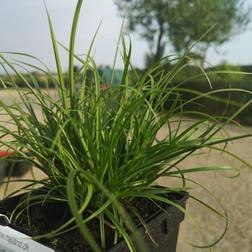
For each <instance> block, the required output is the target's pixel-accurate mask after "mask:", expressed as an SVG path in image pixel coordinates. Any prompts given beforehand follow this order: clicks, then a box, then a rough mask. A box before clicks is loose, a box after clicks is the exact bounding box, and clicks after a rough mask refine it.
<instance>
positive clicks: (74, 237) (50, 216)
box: [0, 194, 184, 252]
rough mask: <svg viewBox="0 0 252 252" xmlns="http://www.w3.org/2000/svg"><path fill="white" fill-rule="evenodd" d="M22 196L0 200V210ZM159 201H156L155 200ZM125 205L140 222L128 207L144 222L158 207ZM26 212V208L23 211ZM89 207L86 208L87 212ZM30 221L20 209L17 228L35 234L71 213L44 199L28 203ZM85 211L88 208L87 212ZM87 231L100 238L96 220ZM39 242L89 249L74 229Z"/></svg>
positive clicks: (109, 236) (139, 202)
mask: <svg viewBox="0 0 252 252" xmlns="http://www.w3.org/2000/svg"><path fill="white" fill-rule="evenodd" d="M183 196H184V194H181V195H179V194H169V195H168V197H169V199H170V200H173V201H178V200H180V199H181V198H182V197H183ZM22 200H23V199H22V197H20V196H19V197H18V196H17V197H15V198H12V199H9V200H6V201H2V202H0V213H2V214H5V215H7V216H10V214H11V212H12V211H13V210H14V209H15V206H16V204H17V202H21V201H22ZM159 205H160V203H159ZM160 206H161V207H162V208H163V209H167V208H168V207H169V206H168V205H166V204H161V205H160ZM126 209H127V210H128V212H129V213H130V215H131V216H132V218H133V221H134V222H135V223H136V224H137V225H140V223H139V220H138V218H137V217H135V216H134V214H133V210H132V209H137V212H138V213H139V215H140V216H141V218H142V219H144V221H145V222H148V220H150V219H151V218H153V217H154V216H155V215H157V214H158V213H159V212H160V211H162V210H161V209H160V207H159V206H158V205H157V204H155V203H154V202H152V201H150V200H147V199H143V198H138V199H135V200H133V201H132V202H131V203H130V207H129V206H126ZM25 212H26V211H25ZM90 212H91V211H90V210H89V213H90ZM29 214H30V222H31V225H30V226H29V225H28V218H27V213H24V214H23V215H22V216H21V218H19V220H18V221H17V222H16V223H15V225H16V226H17V227H18V228H22V229H24V230H22V231H23V232H26V233H27V234H28V235H31V236H36V235H39V234H46V233H49V232H50V231H52V230H55V229H57V228H58V227H60V226H61V225H62V224H64V223H65V222H66V221H67V220H69V219H70V218H71V213H70V211H69V208H68V206H67V205H63V204H55V203H48V204H46V205H44V206H41V205H35V206H32V207H29ZM87 214H88V212H87ZM88 227H89V229H90V231H91V232H92V234H93V235H94V237H95V238H96V241H99V240H100V235H99V229H98V228H99V225H98V221H97V220H93V221H91V222H89V225H88ZM113 237H114V236H113V231H112V229H110V228H109V227H106V244H107V246H108V248H110V247H112V246H113ZM39 242H41V243H43V244H44V245H47V246H49V247H51V248H53V249H55V251H59V252H63V251H64V252H65V251H66V252H89V251H91V250H90V249H89V248H88V246H87V244H86V242H85V240H84V239H83V237H82V235H81V234H80V232H79V230H78V229H74V230H72V231H69V232H67V233H65V234H63V235H61V236H60V237H54V238H51V239H41V240H39Z"/></svg>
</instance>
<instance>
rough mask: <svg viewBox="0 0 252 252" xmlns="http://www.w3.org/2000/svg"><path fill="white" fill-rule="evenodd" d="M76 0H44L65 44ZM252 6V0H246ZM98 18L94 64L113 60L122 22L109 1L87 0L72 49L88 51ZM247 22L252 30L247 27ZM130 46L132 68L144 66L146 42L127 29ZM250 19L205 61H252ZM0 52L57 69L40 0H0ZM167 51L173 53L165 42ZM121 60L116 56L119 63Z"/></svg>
mask: <svg viewBox="0 0 252 252" xmlns="http://www.w3.org/2000/svg"><path fill="white" fill-rule="evenodd" d="M76 2H77V1H76V0H47V1H46V4H47V7H48V10H49V12H50V15H51V19H52V22H53V25H54V29H55V34H56V37H57V40H58V41H59V42H61V43H63V44H64V45H66V46H67V45H68V43H69V34H70V28H71V22H72V18H73V13H74V7H75V4H76ZM247 4H249V5H250V6H252V0H247ZM100 22H102V23H101V27H100V29H99V32H98V35H97V38H96V41H95V45H94V51H93V55H94V58H95V60H96V63H97V64H98V65H100V64H103V65H112V64H113V59H114V55H115V51H116V46H117V41H118V36H119V33H120V28H121V24H122V18H121V17H120V15H119V13H118V10H117V8H116V6H115V4H114V3H113V0H85V1H84V5H83V9H82V12H81V15H80V22H79V26H78V33H77V41H76V53H78V54H83V53H86V52H87V49H88V46H89V45H90V43H91V40H92V38H93V36H94V33H95V31H96V29H97V28H98V26H99V24H100ZM250 27H251V29H250ZM130 37H131V40H132V44H133V50H132V62H133V65H134V66H136V67H142V66H143V65H144V54H145V53H146V52H147V51H148V44H147V43H146V42H145V41H144V40H143V39H142V38H140V37H139V36H138V35H137V34H134V33H133V34H130ZM251 41H252V23H251V24H250V25H249V29H248V30H247V31H246V32H243V33H242V34H240V35H237V36H235V37H233V38H232V39H231V40H230V41H229V42H227V43H225V44H224V45H222V46H221V47H218V48H217V49H215V48H211V49H210V50H209V51H208V54H207V61H208V62H209V63H210V64H212V65H215V64H218V63H220V62H222V61H223V60H225V61H228V62H230V63H232V64H252V42H251ZM0 51H1V52H3V51H18V52H25V53H30V54H32V55H34V56H36V57H38V58H40V59H41V60H42V61H44V62H45V63H46V64H47V65H48V66H49V67H51V68H53V69H55V63H54V58H53V51H52V45H51V42H50V34H49V27H48V22H47V17H46V11H45V7H44V4H43V1H42V0H25V1H20V0H0ZM167 52H168V53H173V51H172V48H171V47H168V50H167ZM60 53H61V59H62V65H63V69H64V70H66V69H67V64H68V63H67V62H68V59H67V54H66V52H64V50H63V49H62V50H60ZM121 66H122V63H121V61H120V60H118V61H117V67H118V68H120V67H121Z"/></svg>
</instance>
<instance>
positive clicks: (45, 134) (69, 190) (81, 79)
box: [0, 0, 251, 251]
mask: <svg viewBox="0 0 252 252" xmlns="http://www.w3.org/2000/svg"><path fill="white" fill-rule="evenodd" d="M81 5H82V0H79V1H78V3H77V7H76V11H75V15H74V20H73V26H72V32H71V39H70V46H69V49H66V50H67V51H68V53H69V70H68V72H69V76H68V78H69V87H67V86H66V84H65V79H64V74H63V72H62V68H61V63H60V57H59V54H58V43H57V42H56V38H55V35H54V31H53V26H52V24H51V20H50V16H49V15H48V21H49V25H50V31H51V38H52V43H53V49H54V55H55V60H56V66H57V74H56V75H55V74H54V73H52V72H51V71H50V70H49V69H48V68H47V67H46V66H43V67H39V66H38V65H31V64H28V63H25V62H11V61H10V60H8V57H7V55H6V54H4V53H1V54H0V60H1V61H0V64H1V65H2V67H3V69H5V70H6V72H7V73H8V71H9V70H11V71H12V72H14V73H15V74H16V76H17V77H18V78H19V79H20V80H21V81H22V82H23V83H25V84H26V88H25V89H23V90H21V89H19V88H18V87H17V86H16V83H15V81H13V80H12V79H11V78H10V80H9V82H8V87H7V85H6V82H5V81H2V82H1V83H2V85H3V88H5V89H8V88H9V86H10V85H11V86H12V88H13V89H15V90H16V92H17V93H18V94H19V97H20V99H21V103H14V104H13V105H11V106H9V105H6V104H5V103H4V102H3V101H0V107H1V110H2V113H3V112H4V113H5V114H7V115H8V116H9V117H10V121H9V124H14V125H15V126H16V130H10V128H9V127H8V125H6V124H1V125H0V127H1V137H5V136H9V137H10V138H11V140H10V141H3V140H1V146H5V147H7V148H8V149H10V150H12V151H14V152H15V153H16V155H18V156H21V157H23V158H25V159H28V160H30V161H31V162H32V163H33V165H34V167H37V168H38V169H40V170H41V171H43V172H44V173H45V174H46V175H47V178H44V179H41V180H40V179H38V180H30V184H29V185H28V186H26V187H25V188H24V189H26V190H29V194H28V196H27V198H28V199H27V202H23V203H20V204H19V205H18V206H17V207H16V209H15V211H14V213H13V216H12V219H15V218H18V217H19V214H20V212H22V211H25V210H26V205H27V204H30V205H33V204H46V202H49V201H54V202H59V203H62V202H63V203H66V204H68V206H69V208H70V209H71V212H72V218H71V219H70V220H69V221H68V222H66V223H65V224H64V225H63V226H61V227H59V228H58V229H56V230H54V231H52V232H51V233H49V234H44V235H41V236H40V238H41V237H44V236H47V237H54V236H57V235H60V234H61V233H63V232H67V231H69V230H71V229H73V228H79V230H80V232H81V233H82V235H83V239H86V240H87V242H88V243H89V245H90V247H91V248H92V249H93V250H94V251H101V249H104V248H106V239H105V232H106V228H107V227H106V225H107V224H106V223H109V225H110V226H113V227H114V241H115V243H116V242H118V240H119V239H120V237H121V238H123V239H124V240H125V241H126V243H127V245H128V247H129V249H130V251H135V247H134V244H133V242H132V239H131V238H130V235H129V234H130V233H131V232H133V233H134V234H135V235H136V236H138V233H137V231H136V229H135V227H134V224H133V223H132V221H131V219H130V217H129V215H128V213H127V212H126V211H125V208H124V207H123V204H122V202H123V203H125V202H130V201H131V200H132V199H134V198H137V197H141V198H147V199H149V200H154V201H156V202H163V203H167V204H171V205H174V206H175V207H177V208H179V209H180V210H181V211H183V212H185V210H184V209H183V208H182V207H180V206H179V205H177V204H176V203H174V202H172V201H170V200H169V199H167V198H166V197H165V195H164V194H166V193H170V192H176V193H179V192H184V191H186V190H187V186H186V184H187V179H186V174H187V173H192V172H204V171H223V170H225V171H226V170H231V169H232V168H228V167H220V166H218V165H216V167H198V168H188V169H185V170H183V169H179V168H178V165H179V163H180V162H181V161H183V160H184V159H186V158H187V157H188V156H190V155H192V154H194V153H197V151H199V150H201V149H202V148H212V147H213V146H215V145H218V144H221V143H223V144H224V145H226V144H227V143H228V142H230V141H233V140H238V139H241V138H244V137H248V136H250V135H242V136H237V137H229V136H226V137H222V138H219V137H218V138H217V137H215V136H216V135H217V133H218V132H220V131H221V130H222V129H223V128H224V126H225V125H226V124H227V123H229V122H230V121H232V119H233V118H235V116H236V115H237V114H239V113H240V112H241V111H242V110H243V109H245V108H246V107H247V106H248V105H249V104H250V103H251V101H250V102H248V103H246V104H244V105H243V106H242V107H240V108H238V109H237V111H236V113H235V114H234V115H233V116H232V117H229V118H226V117H225V116H224V115H223V116H219V117H213V116H211V115H207V114H203V113H199V112H194V111H188V110H186V105H187V104H189V103H196V102H197V99H200V98H201V97H206V98H208V99H212V100H216V102H218V101H219V100H218V99H217V98H215V97H214V93H216V92H227V89H225V90H218V91H210V92H208V93H198V95H197V97H194V98H192V99H191V100H189V101H183V99H182V98H181V92H185V93H186V92H193V91H191V90H190V89H185V88H181V87H180V86H179V85H177V86H172V81H173V78H174V76H176V75H177V74H179V72H180V71H181V70H182V69H183V68H184V67H185V65H184V63H183V62H184V60H183V58H182V59H181V60H180V59H178V63H177V64H176V65H175V66H174V67H173V69H171V70H170V71H169V72H166V71H164V69H165V68H164V66H165V64H167V59H163V60H161V61H160V62H158V63H156V64H154V65H152V66H151V67H150V68H149V69H147V70H146V72H145V73H144V74H143V75H141V76H139V75H138V73H137V72H136V71H134V69H133V68H132V66H131V63H130V57H131V44H130V45H129V49H127V47H126V42H125V40H124V38H123V37H122V36H121V39H120V40H121V42H122V57H123V61H124V71H123V76H122V79H121V82H120V83H118V85H112V86H108V88H107V89H106V90H103V91H101V90H100V82H101V76H100V75H99V72H98V69H97V67H96V65H95V63H94V60H93V59H92V57H91V51H92V46H91V47H90V50H89V52H88V54H87V56H86V57H85V59H82V58H81V57H79V56H77V55H75V54H74V44H75V36H76V29H77V23H78V16H79V13H80V10H81ZM92 44H93V42H92ZM21 55H23V56H27V57H32V56H29V55H27V54H26V55H25V54H21ZM185 57H186V56H185ZM33 59H34V57H33ZM75 60H77V61H79V63H80V64H81V68H80V70H79V71H78V72H77V73H74V61H75ZM20 67H22V69H23V70H26V69H27V68H28V67H32V68H34V69H36V70H40V71H41V72H42V73H44V74H46V75H47V76H48V78H49V79H50V80H52V83H54V85H55V89H56V91H57V98H52V97H51V96H50V95H49V94H48V93H46V92H45V91H43V90H41V89H40V87H39V85H38V83H37V80H36V78H34V77H33V75H32V73H30V72H29V71H28V74H29V76H30V78H29V81H27V80H26V78H25V77H24V76H25V75H24V74H23V73H22V72H20V71H18V68H20ZM132 73H133V74H134V78H133V79H134V80H135V81H134V82H132V81H131V78H130V76H132ZM9 76H10V77H11V75H9ZM236 91H237V89H228V92H236ZM239 92H243V91H241V90H239ZM244 92H248V91H244ZM167 101H168V104H169V106H168V108H167V106H165V104H166V105H167ZM34 107H36V108H37V109H39V110H40V112H41V113H42V116H43V120H42V121H41V120H39V119H38V116H37V114H36V110H35V108H34ZM165 107H166V108H165ZM188 114H200V115H201V119H199V120H198V121H195V122H194V123H193V124H192V125H191V126H189V127H188V128H186V129H182V127H181V125H182V121H183V116H184V115H188ZM164 126H166V127H167V128H168V132H167V135H166V137H165V138H163V139H162V140H157V133H158V132H159V130H160V129H161V128H162V127H164ZM219 150H220V151H222V149H219ZM226 153H228V152H226ZM233 157H235V155H233ZM237 158H238V157H237ZM238 159H239V158H238ZM247 165H248V166H249V164H247ZM162 176H168V177H169V176H170V177H178V178H179V179H181V181H182V186H181V187H180V188H173V187H166V188H164V187H159V186H158V185H157V184H156V180H157V179H158V178H160V177H162ZM19 181H20V180H19ZM34 185H41V186H42V189H40V190H37V191H36V194H34V193H33V192H34V189H33V188H34ZM199 202H201V203H202V204H204V205H206V204H205V203H204V202H202V201H199ZM206 206H207V207H209V209H210V210H212V211H215V212H218V211H217V210H216V209H214V208H211V207H210V206H208V205H206ZM90 207H92V209H94V211H93V213H92V214H90V215H88V216H86V215H85V216H86V217H83V216H84V213H86V210H87V209H88V208H90ZM221 215H222V216H223V214H221ZM224 217H225V218H226V216H224ZM93 219H97V220H98V221H99V227H100V237H101V241H100V242H99V244H98V242H97V241H95V240H94V238H93V237H92V234H91V232H90V231H89V229H88V223H89V222H90V221H91V220H93ZM139 241H140V243H141V239H140V238H139ZM214 243H215V242H214ZM214 243H213V244H214ZM211 245H212V244H208V245H207V247H208V246H211ZM141 246H142V247H144V244H142V243H141Z"/></svg>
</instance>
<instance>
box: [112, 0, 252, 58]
mask: <svg viewBox="0 0 252 252" xmlns="http://www.w3.org/2000/svg"><path fill="white" fill-rule="evenodd" d="M116 4H117V6H118V7H119V10H120V11H121V12H124V9H125V6H127V14H128V15H127V17H128V21H129V22H128V26H129V29H130V30H131V31H139V32H140V35H141V37H143V38H144V39H146V40H147V42H148V43H149V47H150V53H149V54H147V57H146V59H147V62H153V61H156V60H158V59H160V58H161V57H162V56H163V55H164V52H165V49H166V46H167V45H168V43H170V44H171V45H172V46H173V47H174V49H175V50H176V51H177V52H183V51H185V50H186V49H188V48H189V47H190V45H191V44H192V43H194V42H195V41H198V40H199V39H200V38H201V40H200V42H198V43H197V46H196V47H195V50H196V51H197V52H196V53H197V54H198V55H200V56H201V57H202V60H203V61H204V59H205V55H206V51H207V49H208V48H209V46H211V45H221V44H222V43H224V42H226V41H227V40H228V39H229V38H230V37H231V36H232V35H233V34H234V33H236V32H237V30H239V32H240V31H241V30H243V29H244V28H245V27H246V25H247V24H248V22H249V12H250V10H246V9H245V8H244V1H243V0H117V1H116ZM213 25H215V26H214V27H213ZM211 27H213V28H212V29H210V28H211ZM209 29H210V31H209V32H208V33H207V34H205V33H206V32H207V31H208V30H209ZM203 34H205V36H203V37H202V35H203Z"/></svg>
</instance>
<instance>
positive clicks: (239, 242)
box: [0, 91, 252, 252]
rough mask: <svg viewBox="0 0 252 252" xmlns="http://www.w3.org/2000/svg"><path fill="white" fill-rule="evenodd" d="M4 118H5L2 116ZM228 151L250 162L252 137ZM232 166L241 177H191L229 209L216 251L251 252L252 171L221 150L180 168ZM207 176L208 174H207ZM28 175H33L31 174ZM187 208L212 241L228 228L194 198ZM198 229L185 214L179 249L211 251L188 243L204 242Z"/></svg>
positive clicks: (200, 193)
mask: <svg viewBox="0 0 252 252" xmlns="http://www.w3.org/2000/svg"><path fill="white" fill-rule="evenodd" d="M10 95H11V96H13V97H14V98H15V99H16V97H15V94H12V93H8V96H7V94H6V93H4V92H3V91H1V92H0V99H5V100H10ZM1 119H3V117H2V116H1ZM251 130H252V128H249V127H246V128H239V127H237V126H235V125H229V126H227V132H228V134H230V135H237V134H244V133H246V132H251ZM166 132H167V129H165V128H163V129H162V130H161V131H160V133H159V134H160V138H162V137H163V136H164V135H165V133H166ZM229 150H231V151H233V152H234V153H235V154H237V155H239V156H240V157H242V158H244V159H245V160H246V161H247V162H248V163H250V164H252V138H250V139H243V140H239V141H237V142H234V143H232V144H231V145H230V146H229ZM216 164H219V165H229V166H230V165H232V166H235V167H237V168H239V169H240V171H241V174H240V176H239V177H238V178H235V179H230V178H227V176H228V175H232V174H216V173H210V174H197V175H193V176H190V178H191V179H197V182H199V183H200V184H202V185H204V187H207V188H208V189H209V190H210V191H211V192H212V193H213V195H214V196H215V197H216V198H217V199H218V202H221V204H223V206H224V208H225V209H227V212H228V220H229V225H228V229H227V232H226V235H225V237H224V239H223V240H222V241H220V242H219V243H218V244H217V245H216V246H215V247H214V248H213V251H215V252H252V200H251V195H252V171H251V170H249V169H248V168H247V167H245V165H243V164H241V163H240V162H238V161H236V160H233V159H232V158H230V157H227V156H225V155H223V154H221V153H214V152H210V153H207V154H205V155H200V156H195V157H192V158H190V159H188V160H186V161H185V162H183V164H181V166H180V167H185V168H189V167H199V166H206V165H216ZM34 173H35V175H36V176H38V177H41V176H43V174H42V173H41V172H38V171H36V170H35V171H34ZM206 175H207V176H206ZM26 177H28V178H30V177H32V174H31V173H29V174H27V175H26ZM160 183H161V184H165V185H167V186H169V185H174V184H176V182H175V181H171V179H169V178H162V179H160ZM22 185H23V184H21V183H16V184H12V185H10V186H9V188H8V192H12V191H14V190H16V189H17V188H19V187H20V186H22ZM190 187H192V190H191V194H192V195H194V196H196V197H199V198H201V199H202V200H204V201H206V202H208V203H211V204H213V205H214V206H215V207H216V208H217V209H219V205H218V204H216V202H215V201H213V200H212V198H211V196H210V195H209V193H207V192H206V191H205V190H203V189H202V188H200V187H197V186H195V185H194V184H190ZM3 191H4V185H2V186H1V187H0V197H1V198H2V196H3ZM187 209H188V211H189V212H190V214H191V215H192V216H193V217H194V218H195V219H196V220H197V223H199V226H200V227H201V230H202V232H203V234H204V235H205V236H206V237H207V240H208V241H209V242H211V241H214V240H215V239H217V238H218V237H219V236H220V235H221V233H222V232H223V229H224V228H225V222H224V219H223V218H221V217H219V216H217V215H216V214H213V213H212V212H210V211H209V210H208V209H206V208H205V207H202V206H200V205H199V204H197V203H196V202H195V201H193V200H192V199H189V200H188V202H187ZM198 230H199V228H198V227H197V228H195V226H194V225H193V224H192V223H191V222H190V221H189V218H188V217H186V218H185V220H184V221H183V223H182V224H181V229H180V235H179V241H178V247H177V252H197V251H209V250H204V249H202V248H201V249H197V248H194V247H192V246H190V245H188V244H187V242H191V243H193V244H197V245H204V243H203V242H202V238H201V237H200V236H199V235H198Z"/></svg>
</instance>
